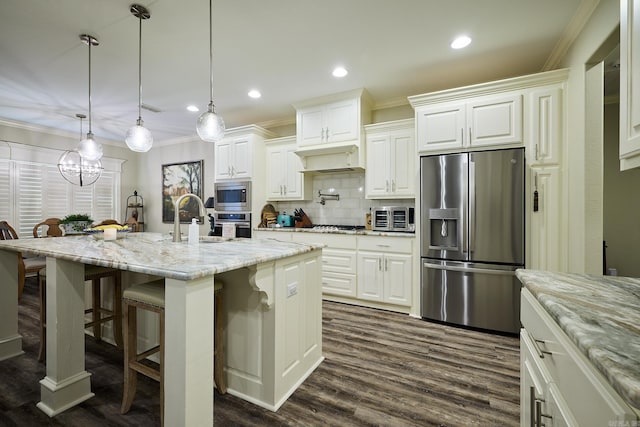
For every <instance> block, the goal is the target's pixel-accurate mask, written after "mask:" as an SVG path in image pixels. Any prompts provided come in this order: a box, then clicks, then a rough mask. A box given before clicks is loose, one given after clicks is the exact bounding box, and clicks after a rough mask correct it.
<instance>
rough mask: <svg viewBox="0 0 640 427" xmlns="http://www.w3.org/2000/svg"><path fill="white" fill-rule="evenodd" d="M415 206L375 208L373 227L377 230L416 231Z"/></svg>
mask: <svg viewBox="0 0 640 427" xmlns="http://www.w3.org/2000/svg"><path fill="white" fill-rule="evenodd" d="M413 215H414V208H409V207H403V206H384V207H381V208H374V210H373V218H371V229H372V230H376V231H405V232H413V231H415V223H414V218H413Z"/></svg>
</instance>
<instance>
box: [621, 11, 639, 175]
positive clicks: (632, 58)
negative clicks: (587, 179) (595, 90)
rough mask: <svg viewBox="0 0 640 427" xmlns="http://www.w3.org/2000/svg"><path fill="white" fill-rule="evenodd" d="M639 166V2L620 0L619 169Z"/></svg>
mask: <svg viewBox="0 0 640 427" xmlns="http://www.w3.org/2000/svg"><path fill="white" fill-rule="evenodd" d="M639 166H640V0H620V170H626V169H631V168H635V167H639Z"/></svg>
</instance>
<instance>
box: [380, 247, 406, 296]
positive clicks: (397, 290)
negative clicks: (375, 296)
mask: <svg viewBox="0 0 640 427" xmlns="http://www.w3.org/2000/svg"><path fill="white" fill-rule="evenodd" d="M383 264H384V265H383V269H384V294H383V297H384V302H388V303H390V304H397V305H406V306H410V305H411V288H412V286H411V285H412V282H413V281H412V279H411V277H412V276H411V273H412V272H411V265H412V263H411V255H400V254H385V255H384V260H383Z"/></svg>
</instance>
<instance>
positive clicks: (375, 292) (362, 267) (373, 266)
mask: <svg viewBox="0 0 640 427" xmlns="http://www.w3.org/2000/svg"><path fill="white" fill-rule="evenodd" d="M382 262H383V256H382V254H379V253H367V252H358V298H360V299H364V300H370V301H380V302H382V300H383V290H382V287H383V277H382V276H383V271H382Z"/></svg>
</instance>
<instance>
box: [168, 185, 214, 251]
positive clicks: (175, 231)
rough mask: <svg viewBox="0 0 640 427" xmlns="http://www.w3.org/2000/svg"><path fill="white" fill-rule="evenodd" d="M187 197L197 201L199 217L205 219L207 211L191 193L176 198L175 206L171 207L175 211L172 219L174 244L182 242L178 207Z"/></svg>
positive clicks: (198, 198) (200, 200) (200, 201)
mask: <svg viewBox="0 0 640 427" xmlns="http://www.w3.org/2000/svg"><path fill="white" fill-rule="evenodd" d="M187 197H193V198H195V199H196V200H197V201H198V205H200V216H201V217H205V216H206V215H207V211H206V210H205V209H204V203H202V199H200V197H198V196H196V195H195V194H193V193H187V194H183V195H182V196H180V197H178V200H176V203H175V206H174V207H173V209H174V211H175V216H174V218H173V241H174V242H182V237H181V236H180V208H179V207H178V206H180V202H181V201H182V199H185V198H187Z"/></svg>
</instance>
